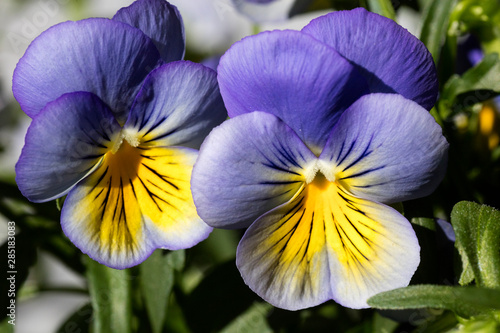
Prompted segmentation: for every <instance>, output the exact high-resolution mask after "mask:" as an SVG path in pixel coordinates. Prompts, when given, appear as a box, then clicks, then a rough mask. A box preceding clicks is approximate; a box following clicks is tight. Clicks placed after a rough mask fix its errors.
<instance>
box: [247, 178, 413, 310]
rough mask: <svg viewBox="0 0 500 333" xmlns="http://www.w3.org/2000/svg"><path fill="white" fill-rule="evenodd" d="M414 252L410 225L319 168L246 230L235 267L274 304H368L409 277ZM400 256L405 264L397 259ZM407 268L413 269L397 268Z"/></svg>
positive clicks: (357, 305)
mask: <svg viewBox="0 0 500 333" xmlns="http://www.w3.org/2000/svg"><path fill="white" fill-rule="evenodd" d="M398 228H400V229H399V230H398ZM418 250H419V247H418V243H417V242H416V238H415V234H414V233H413V230H412V229H411V226H410V224H409V222H408V221H406V220H405V219H404V217H402V216H401V215H400V214H399V213H398V212H396V211H395V210H393V209H392V208H389V207H387V206H384V205H381V204H377V203H373V202H369V201H367V200H363V199H359V198H356V197H354V196H352V195H350V194H349V193H347V192H346V191H345V190H344V189H343V188H342V187H341V186H340V185H339V184H338V183H336V182H330V181H328V180H327V179H326V178H325V177H324V176H323V175H322V174H320V173H318V174H317V175H316V177H315V178H314V180H313V181H312V182H311V183H309V184H304V186H303V187H302V189H301V190H300V191H299V192H298V193H297V194H296V196H295V197H294V198H293V199H292V200H291V201H289V202H288V203H287V204H285V205H283V206H281V207H278V208H277V209H275V210H273V211H271V212H269V213H268V214H266V215H264V216H262V217H261V218H260V219H259V220H257V221H256V222H255V223H254V225H252V226H251V227H250V228H249V230H248V231H247V233H246V234H245V237H244V239H243V241H242V243H241V244H240V248H239V258H238V265H239V267H240V270H241V271H242V275H243V276H244V277H245V280H246V282H247V284H249V285H250V286H251V287H252V288H253V289H254V290H255V291H256V292H257V293H258V294H259V295H261V296H262V297H263V298H264V299H266V300H267V301H269V302H271V303H272V304H275V305H277V306H280V307H285V308H289V309H298V308H302V307H304V305H305V306H312V305H316V304H320V303H322V302H324V301H325V300H327V299H332V298H333V299H336V300H340V301H341V302H343V304H346V305H348V306H352V307H366V306H367V305H366V299H367V298H368V296H367V295H372V294H374V293H376V292H378V291H382V290H387V289H388V288H389V289H390V287H388V286H390V285H391V284H392V285H396V286H401V285H404V284H405V283H406V284H407V283H408V282H409V278H410V277H411V275H412V274H413V272H414V271H415V269H416V267H417V265H418V256H419V251H418ZM404 256H408V262H407V263H408V265H407V263H403V264H401V263H400V262H397V261H400V258H401V257H404ZM406 266H411V267H410V269H407V270H406V271H404V272H401V273H400V272H398V271H397V270H398V267H406ZM392 278H394V279H393V280H392V281H391V279H392ZM387 279H389V280H387ZM386 280H387V281H386ZM349 294H350V295H349ZM349 298H351V299H349ZM346 299H347V300H346ZM290 304H292V305H290Z"/></svg>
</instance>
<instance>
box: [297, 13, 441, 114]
mask: <svg viewBox="0 0 500 333" xmlns="http://www.w3.org/2000/svg"><path fill="white" fill-rule="evenodd" d="M302 31H303V32H305V33H307V34H309V35H311V36H313V37H314V38H316V39H318V40H320V41H322V42H324V43H326V44H327V45H330V46H331V47H333V48H334V49H335V50H336V51H337V52H338V53H340V54H341V55H342V56H344V57H345V58H346V59H348V60H349V61H350V62H351V63H352V64H354V65H356V66H357V68H358V69H360V71H361V73H362V74H364V75H365V77H366V78H367V80H368V82H369V85H370V90H371V91H372V92H383V93H398V94H401V95H403V96H404V97H406V98H408V99H411V100H414V101H415V102H417V103H419V104H420V105H422V106H423V107H424V108H426V109H427V110H430V109H431V108H432V106H433V105H434V103H435V102H436V98H437V93H438V81H437V74H436V68H435V66H434V62H433V60H432V56H431V54H430V53H429V51H428V50H427V49H426V48H425V46H424V44H423V43H422V42H421V41H419V40H418V39H417V38H416V37H415V36H413V35H412V34H410V33H409V32H408V31H407V30H406V29H404V28H402V27H401V26H399V25H398V24H396V23H395V22H394V21H392V20H390V19H388V18H385V17H383V16H380V15H378V14H374V13H371V12H368V11H366V10H365V9H363V8H357V9H354V10H351V11H339V12H334V13H330V14H327V15H324V16H322V17H319V18H317V19H315V20H313V21H311V23H309V24H308V25H307V26H306V27H304V29H303V30H302Z"/></svg>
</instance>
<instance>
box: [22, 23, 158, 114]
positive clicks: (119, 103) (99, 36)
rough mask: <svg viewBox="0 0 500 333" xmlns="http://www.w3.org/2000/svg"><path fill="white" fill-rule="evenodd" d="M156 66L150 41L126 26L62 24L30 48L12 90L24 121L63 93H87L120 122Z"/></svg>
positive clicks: (39, 37) (154, 49)
mask: <svg viewBox="0 0 500 333" xmlns="http://www.w3.org/2000/svg"><path fill="white" fill-rule="evenodd" d="M162 63H163V61H162V60H161V58H160V55H159V53H158V50H157V49H156V47H155V46H154V44H153V42H152V41H151V39H149V38H148V37H147V36H146V35H144V34H143V33H142V32H141V31H139V30H138V29H135V28H133V27H131V26H130V25H128V24H125V23H121V22H117V21H113V20H108V19H96V18H94V19H87V20H82V21H78V22H64V23H61V24H58V25H56V26H53V27H51V28H50V29H48V30H47V31H45V32H43V33H42V34H41V35H40V36H38V37H37V38H36V39H35V40H34V41H33V42H32V43H31V45H30V46H29V47H28V49H27V51H26V53H25V54H24V56H23V57H22V58H21V60H19V63H18V64H17V67H16V69H15V71H14V78H13V88H12V90H13V92H14V96H15V97H16V99H17V101H18V102H19V104H20V105H21V108H22V109H23V111H24V112H26V114H27V115H29V116H30V117H33V116H35V115H36V114H37V113H38V112H39V111H40V110H41V109H42V108H43V107H44V106H45V105H46V104H47V103H48V102H51V101H53V100H55V99H57V98H58V97H59V96H61V95H63V94H64V93H68V92H74V91H88V92H91V93H94V94H96V95H97V96H99V97H100V98H101V99H102V100H103V101H104V102H105V103H106V104H107V105H108V106H109V107H110V109H111V110H112V112H113V113H114V114H115V116H116V117H117V119H118V120H119V121H120V122H123V121H124V120H125V119H126V116H127V113H128V111H129V109H130V107H131V105H132V103H133V100H134V98H135V96H136V95H137V92H138V91H139V89H140V87H141V84H142V81H143V80H144V79H145V77H146V76H147V75H148V73H149V72H150V71H151V70H152V69H154V68H155V67H157V66H158V65H160V64H162Z"/></svg>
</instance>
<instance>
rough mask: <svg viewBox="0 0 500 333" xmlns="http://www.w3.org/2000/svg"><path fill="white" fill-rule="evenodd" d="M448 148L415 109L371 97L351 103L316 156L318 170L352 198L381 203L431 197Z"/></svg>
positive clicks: (395, 98)
mask: <svg viewBox="0 0 500 333" xmlns="http://www.w3.org/2000/svg"><path fill="white" fill-rule="evenodd" d="M447 152H448V143H447V142H446V139H445V138H444V137H443V135H442V130H441V127H439V125H438V124H437V123H436V122H435V121H434V118H433V117H432V116H431V115H430V114H429V112H427V111H426V110H425V109H424V108H422V107H421V106H420V105H418V104H417V103H415V102H413V101H411V100H407V99H405V98H404V97H402V96H400V95H395V94H370V95H367V96H363V97H362V98H360V99H359V100H358V101H357V102H356V103H354V104H353V105H352V106H351V107H350V108H349V109H348V110H347V111H346V112H344V114H343V115H342V117H341V118H340V120H339V122H338V123H337V126H336V127H335V128H334V129H333V131H332V133H331V136H330V138H329V141H328V143H327V145H326V147H325V150H324V151H323V152H322V153H321V156H320V160H321V164H322V167H321V170H322V171H323V173H324V174H325V175H326V176H327V177H328V178H329V179H336V180H337V181H338V182H339V183H341V184H342V186H344V187H345V188H346V189H348V190H349V191H350V192H351V193H353V194H354V195H356V196H360V197H363V198H365V199H369V200H374V201H378V202H384V203H392V202H399V201H405V200H410V199H415V198H419V197H422V196H425V195H428V194H430V193H431V192H432V191H434V189H435V188H436V187H437V186H438V185H439V182H440V181H441V180H442V178H443V176H444V173H445V170H446V163H447Z"/></svg>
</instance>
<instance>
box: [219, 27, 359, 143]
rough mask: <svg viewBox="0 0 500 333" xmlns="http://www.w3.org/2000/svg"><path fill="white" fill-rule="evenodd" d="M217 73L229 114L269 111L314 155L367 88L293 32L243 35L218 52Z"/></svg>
mask: <svg viewBox="0 0 500 333" xmlns="http://www.w3.org/2000/svg"><path fill="white" fill-rule="evenodd" d="M217 71H218V79H219V85H220V90H221V94H222V97H223V99H224V103H225V105H226V108H227V110H228V114H229V116H230V117H234V116H237V115H240V114H243V113H248V112H252V111H263V112H267V113H271V114H274V115H275V116H277V117H279V118H281V119H282V120H283V121H284V122H285V123H286V124H287V125H288V126H290V127H291V128H292V129H293V130H294V131H295V132H296V133H297V135H298V136H299V137H300V138H301V139H302V141H303V142H305V143H306V144H307V145H308V147H310V149H312V150H313V151H314V152H315V153H316V152H317V153H319V152H321V149H322V147H323V145H324V144H325V141H326V138H327V136H328V133H329V132H330V130H331V128H332V127H333V125H334V124H335V123H336V122H337V120H338V117H339V116H340V115H341V114H342V112H343V111H344V110H345V109H346V108H348V107H349V106H350V105H351V104H352V103H353V102H354V101H355V100H357V99H358V98H359V97H360V96H362V95H363V94H365V93H367V91H368V90H367V84H366V82H365V80H364V78H363V77H362V76H361V75H360V74H359V73H358V71H357V70H356V69H355V68H354V66H353V65H351V64H350V63H349V62H348V61H347V60H345V59H344V58H343V57H342V56H340V55H339V54H338V53H337V52H336V51H334V50H333V49H332V48H330V47H329V46H327V45H325V44H324V43H321V42H319V41H317V40H316V39H314V38H312V37H311V36H309V35H306V34H304V33H301V32H298V31H272V32H263V33H260V34H258V35H256V36H251V37H247V38H244V39H243V40H242V41H240V42H238V43H235V44H234V45H233V46H232V47H231V48H230V49H229V50H228V51H227V52H226V53H225V54H224V55H223V56H222V58H221V60H220V63H219V67H218V68H217Z"/></svg>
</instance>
